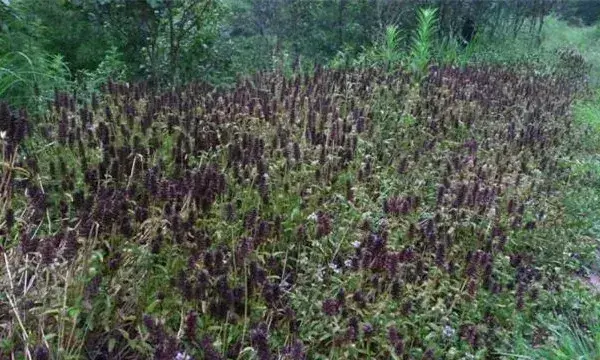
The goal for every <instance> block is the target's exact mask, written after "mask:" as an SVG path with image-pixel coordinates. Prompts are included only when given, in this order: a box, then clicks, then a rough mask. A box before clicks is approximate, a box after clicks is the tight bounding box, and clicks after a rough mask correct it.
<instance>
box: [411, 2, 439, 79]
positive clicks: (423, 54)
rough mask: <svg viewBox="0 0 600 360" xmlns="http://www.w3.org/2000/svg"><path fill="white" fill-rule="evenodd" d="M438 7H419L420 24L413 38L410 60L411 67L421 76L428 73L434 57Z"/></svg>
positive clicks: (418, 17)
mask: <svg viewBox="0 0 600 360" xmlns="http://www.w3.org/2000/svg"><path fill="white" fill-rule="evenodd" d="M436 14H437V9H425V8H424V9H419V12H418V14H417V20H418V26H417V29H416V30H415V32H414V35H413V37H412V39H411V51H410V61H411V64H410V65H411V66H410V67H411V69H412V71H413V72H414V73H416V74H421V76H423V75H425V74H426V71H427V67H428V66H429V63H430V61H431V58H432V54H431V53H432V48H433V42H434V38H433V35H434V33H435V26H436V21H437V17H436Z"/></svg>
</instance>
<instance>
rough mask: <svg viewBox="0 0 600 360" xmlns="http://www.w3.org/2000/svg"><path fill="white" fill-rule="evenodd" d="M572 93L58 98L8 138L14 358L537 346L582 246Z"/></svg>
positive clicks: (330, 79)
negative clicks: (571, 198)
mask: <svg viewBox="0 0 600 360" xmlns="http://www.w3.org/2000/svg"><path fill="white" fill-rule="evenodd" d="M490 81H493V83H494V84H495V85H498V84H501V86H499V87H497V88H496V87H491V86H489V84H490ZM467 83H468V84H470V86H469V87H467V86H465V84H467ZM568 84H569V83H568V82H566V81H565V80H564V79H562V78H552V77H541V76H535V75H533V74H528V75H523V76H521V75H519V74H517V73H513V72H511V71H510V70H508V69H494V68H472V67H467V68H465V69H462V70H461V69H459V68H453V67H448V68H432V69H431V71H430V72H429V73H428V76H427V77H425V79H424V81H423V84H422V87H420V88H418V89H416V90H415V88H414V87H412V86H411V74H409V73H403V72H399V71H397V72H395V73H394V74H390V73H389V71H382V70H378V69H364V70H358V71H357V70H335V71H334V70H323V69H322V68H320V67H316V69H315V71H314V72H313V73H311V74H293V75H292V77H289V78H288V77H285V76H283V74H282V73H281V72H280V71H277V72H274V73H259V74H256V75H255V76H253V77H252V78H248V79H246V80H243V81H240V82H239V83H238V84H237V85H236V87H235V88H234V89H231V90H219V89H214V88H211V87H210V86H208V85H200V84H198V85H189V86H187V87H182V88H178V89H174V90H172V91H169V92H166V93H162V94H158V95H155V94H153V93H152V92H150V89H149V88H148V87H147V85H146V84H144V83H140V84H130V85H126V84H119V83H114V82H108V83H107V84H106V86H105V87H104V90H105V91H104V92H103V93H102V94H101V95H100V96H98V95H92V97H91V98H87V99H80V101H77V102H75V101H74V100H75V99H74V98H73V97H72V95H70V94H67V93H62V92H58V93H57V94H56V95H55V101H54V102H53V103H52V109H51V110H50V111H49V112H48V113H47V114H46V115H45V116H44V119H43V120H44V122H40V123H39V124H38V131H37V132H36V133H34V134H31V135H30V136H27V137H25V138H23V134H25V135H28V133H27V132H23V130H22V129H28V126H27V123H28V121H29V120H28V119H27V117H26V115H23V114H21V115H18V116H17V117H16V119H19V120H18V121H17V122H7V121H3V122H2V123H1V124H3V125H2V126H3V128H2V129H3V131H6V135H5V139H6V140H5V142H4V149H5V150H4V153H5V162H6V163H7V164H10V167H8V169H9V172H8V173H7V174H9V176H10V179H11V180H10V182H9V183H5V184H10V186H9V187H7V185H3V187H2V189H8V188H10V189H11V190H10V191H6V190H5V191H4V192H3V193H2V203H1V204H0V205H1V207H0V208H2V209H3V212H2V214H1V215H2V219H3V220H2V222H3V225H4V227H5V228H6V229H8V230H7V232H6V241H5V242H4V243H3V245H2V246H3V249H4V253H3V256H4V263H3V265H4V268H5V269H6V271H5V272H4V273H3V274H5V275H4V276H3V277H2V278H0V279H1V282H0V284H1V286H2V296H3V299H6V302H7V303H8V306H9V308H8V309H7V311H8V314H9V316H7V317H5V318H3V320H2V321H3V324H2V325H3V326H2V329H5V330H2V331H3V333H2V337H3V338H4V339H6V341H5V342H4V345H3V346H4V348H3V350H2V351H3V355H7V356H8V355H11V354H14V355H15V356H18V355H19V354H26V353H27V352H28V351H29V352H30V353H33V352H36V351H48V352H50V353H51V354H52V355H53V356H55V357H59V358H69V357H72V358H77V357H79V356H82V354H85V356H87V357H99V356H105V357H110V358H148V357H150V356H152V355H153V354H154V356H155V357H156V358H165V359H166V358H168V359H172V358H174V357H175V356H176V353H177V352H179V353H183V352H185V353H187V354H189V355H191V356H194V357H201V356H204V357H205V358H206V357H208V358H210V357H211V356H212V357H213V358H219V357H223V356H225V354H226V353H228V352H229V353H232V354H234V357H238V356H240V357H242V358H245V357H254V356H255V357H258V358H273V357H276V356H279V357H286V356H287V357H288V358H294V359H296V358H345V359H352V358H357V359H358V358H365V357H367V358H390V357H393V356H396V357H399V358H400V357H402V356H403V354H406V355H407V356H414V357H422V356H426V357H427V356H438V357H440V356H442V357H445V358H460V357H462V356H469V354H471V355H474V356H476V357H479V358H483V357H485V356H491V354H494V353H495V351H497V349H502V348H503V347H504V346H505V345H504V344H507V343H509V342H510V339H511V335H510V334H512V333H523V334H524V335H523V336H525V337H526V338H527V339H531V335H530V334H529V333H528V331H526V329H522V327H521V325H520V324H521V323H520V321H522V322H524V323H529V324H536V326H542V325H541V324H539V323H538V322H536V316H535V314H537V313H540V312H545V311H548V309H551V308H552V307H553V306H554V303H553V300H552V299H556V298H557V296H558V294H560V293H561V292H560V288H559V287H558V286H560V285H561V284H563V282H564V281H566V280H565V277H564V274H565V273H568V272H569V271H573V270H574V269H576V268H577V263H575V262H573V261H571V260H569V258H568V257H567V255H566V254H569V253H572V252H575V251H580V249H582V248H583V247H582V246H583V245H582V244H581V243H580V242H578V241H575V240H574V241H573V242H569V243H563V244H562V245H561V246H555V245H553V246H549V244H550V243H552V244H554V240H553V239H554V238H553V237H552V236H551V234H553V233H554V231H556V230H555V224H556V222H557V221H560V219H561V217H562V212H561V211H560V209H556V208H555V207H554V206H553V204H554V203H555V200H556V198H557V197H558V196H560V192H558V193H557V191H558V189H561V187H562V186H563V185H564V184H565V181H568V176H567V175H568V173H567V172H566V170H565V168H564V167H563V166H562V165H561V164H562V161H563V160H562V159H563V157H564V156H565V154H567V153H568V152H569V151H570V150H571V149H572V148H573V146H574V145H573V143H575V142H576V139H575V138H574V136H576V135H577V134H578V132H577V131H576V129H575V128H574V127H573V126H572V125H570V124H571V120H570V117H569V106H570V103H571V100H572V98H573V93H572V89H573V88H572V87H570V86H568ZM498 89H510V92H508V93H507V92H503V91H500V90H498ZM302 99H304V100H302ZM526 103H531V104H536V105H535V106H533V107H529V108H527V106H525V104H526ZM515 109H520V110H519V111H520V112H519V113H513V112H514V111H515ZM509 114H510V116H509ZM2 116H3V118H2V119H4V120H6V119H7V118H10V117H11V115H10V112H7V110H6V108H4V110H3V112H2ZM13 118H14V116H13ZM397 118H401V119H403V121H395V120H396V119H397ZM571 139H573V143H572V142H571ZM17 149H22V150H26V152H25V151H17ZM6 154H8V157H7V155H6ZM25 154H27V155H26V157H25ZM356 229H359V230H356ZM556 268H558V269H560V271H559V272H558V273H556V272H555V271H556V270H555V269H556ZM9 274H10V275H9ZM13 274H22V275H20V276H16V275H13ZM35 279H44V281H34V280H35ZM18 289H19V290H18ZM20 289H23V290H20ZM39 299H42V300H41V301H40V300H39ZM432 309H433V310H432ZM530 341H534V340H530ZM347 345H353V346H347ZM38 349H39V350H38Z"/></svg>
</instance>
